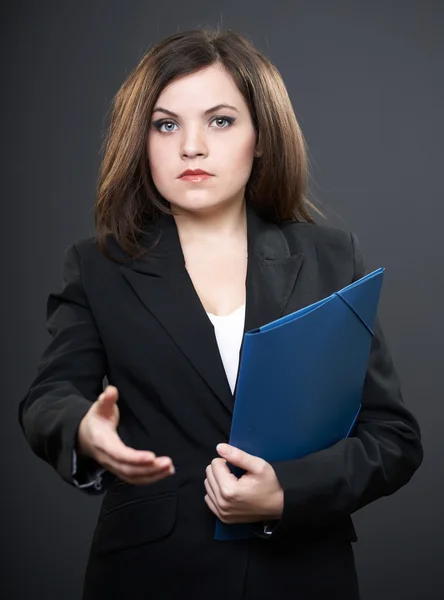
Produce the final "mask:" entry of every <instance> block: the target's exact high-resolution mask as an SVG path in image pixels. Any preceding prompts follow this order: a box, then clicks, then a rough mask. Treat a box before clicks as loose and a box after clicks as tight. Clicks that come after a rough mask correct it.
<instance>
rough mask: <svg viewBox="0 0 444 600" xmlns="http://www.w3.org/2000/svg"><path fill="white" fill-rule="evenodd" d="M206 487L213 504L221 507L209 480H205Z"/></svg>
mask: <svg viewBox="0 0 444 600" xmlns="http://www.w3.org/2000/svg"><path fill="white" fill-rule="evenodd" d="M204 486H205V491H206V492H207V494H208V496H209V497H210V498H211V500H212V502H213V504H215V505H219V503H218V501H217V498H216V495H215V493H214V491H213V489H212V488H211V485H210V484H209V482H208V479H205V481H204Z"/></svg>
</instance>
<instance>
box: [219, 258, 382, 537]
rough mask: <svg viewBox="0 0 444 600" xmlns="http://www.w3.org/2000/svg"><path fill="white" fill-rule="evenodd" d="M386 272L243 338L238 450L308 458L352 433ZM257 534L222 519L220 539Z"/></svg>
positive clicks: (234, 428)
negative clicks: (308, 455)
mask: <svg viewBox="0 0 444 600" xmlns="http://www.w3.org/2000/svg"><path fill="white" fill-rule="evenodd" d="M384 271H385V269H383V268H381V269H377V270H376V271H373V272H372V273H370V274H368V275H366V276H364V277H362V278H361V279H359V280H357V281H355V282H353V283H352V284H350V285H348V286H347V287H345V288H343V289H342V290H340V291H338V292H335V293H334V294H332V295H331V296H329V297H327V298H324V299H323V300H320V301H319V302H316V303H314V304H311V305H310V306H307V307H305V308H303V309H301V310H298V311H296V312H294V313H292V314H290V315H287V316H285V317H282V318H280V319H277V320H276V321H272V322H271V323H268V324H266V325H264V326H263V327H260V328H259V329H254V330H252V331H248V332H247V333H245V338H244V345H243V350H242V356H241V361H240V366H239V375H238V381H237V387H236V398H235V405H234V411H233V420H232V425H231V432H230V440H229V443H230V444H231V445H232V446H235V447H237V448H240V449H241V450H245V452H248V453H249V454H253V455H254V456H260V457H261V458H263V459H264V460H266V461H267V462H272V461H282V460H293V459H298V458H302V457H303V456H305V455H307V454H311V453H312V452H317V451H319V450H323V449H325V448H328V447H329V446H332V445H333V444H335V443H336V442H338V441H340V440H341V439H344V438H345V437H347V436H348V435H349V433H350V432H351V430H352V429H353V425H354V423H355V421H356V418H357V416H358V413H359V410H360V406H361V396H362V390H363V385H364V380H365V375H366V371H367V365H368V360H369V354H370V347H371V343H372V337H373V327H374V322H375V317H376V314H377V310H378V303H379V297H380V292H381V286H382V279H383V273H384ZM230 468H231V470H232V471H233V472H234V473H235V474H236V475H237V476H241V475H242V471H240V470H239V469H237V468H235V467H233V466H230ZM253 535H254V530H253V526H252V525H251V524H226V523H222V521H220V520H219V519H217V521H216V529H215V536H214V537H215V539H216V540H233V539H246V538H249V537H252V536H253Z"/></svg>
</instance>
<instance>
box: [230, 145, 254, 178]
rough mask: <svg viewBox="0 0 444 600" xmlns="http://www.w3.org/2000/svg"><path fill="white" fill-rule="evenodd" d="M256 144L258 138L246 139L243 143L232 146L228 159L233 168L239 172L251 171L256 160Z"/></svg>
mask: <svg viewBox="0 0 444 600" xmlns="http://www.w3.org/2000/svg"><path fill="white" fill-rule="evenodd" d="M255 145H256V139H255V137H254V136H253V137H252V138H250V139H248V140H246V141H245V142H244V143H243V144H236V145H233V146H232V147H231V148H230V151H229V153H228V154H227V160H228V161H229V164H230V166H231V169H232V170H235V171H237V172H238V173H239V172H247V173H249V172H250V171H251V167H252V165H253V160H254V149H255Z"/></svg>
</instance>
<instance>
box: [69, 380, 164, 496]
mask: <svg viewBox="0 0 444 600" xmlns="http://www.w3.org/2000/svg"><path fill="white" fill-rule="evenodd" d="M118 399H119V392H118V390H117V388H116V387H114V386H113V385H108V386H107V387H106V389H105V390H104V391H103V393H102V394H100V396H99V397H98V398H97V400H96V401H95V402H94V403H93V404H92V405H91V408H90V409H89V410H88V412H87V413H86V415H85V416H84V417H83V419H82V420H81V422H80V425H79V429H78V434H77V449H78V452H79V453H80V454H83V455H84V456H90V457H92V458H93V459H94V460H96V461H97V462H98V463H99V464H101V465H102V466H103V467H105V469H107V470H108V471H111V472H112V473H114V474H115V475H117V477H119V479H122V480H123V481H126V482H127V483H131V484H135V485H147V484H150V483H154V482H155V481H158V480H159V479H163V478H164V477H167V476H168V475H172V474H173V473H174V466H173V463H172V460H171V458H169V457H168V456H162V457H156V455H155V454H154V453H153V452H149V451H144V450H136V449H134V448H130V447H129V446H126V445H125V444H124V443H123V442H122V440H121V439H120V437H119V435H118V433H117V425H118V423H119V415H120V413H119V408H118V406H117V400H118Z"/></svg>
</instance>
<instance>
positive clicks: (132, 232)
mask: <svg viewBox="0 0 444 600" xmlns="http://www.w3.org/2000/svg"><path fill="white" fill-rule="evenodd" d="M214 63H220V64H222V65H223V66H224V67H225V69H226V70H227V71H228V72H229V73H230V74H231V77H232V78H233V81H234V82H235V84H236V85H237V87H238V89H239V91H240V92H241V93H242V95H243V97H244V98H245V101H246V103H247V105H248V107H249V110H250V114H251V117H252V121H253V124H254V126H255V128H256V131H257V135H258V147H259V148H260V150H261V156H259V157H255V159H254V162H253V166H252V171H251V175H250V178H249V180H248V182H247V185H246V189H245V198H246V200H247V201H249V202H250V203H251V204H252V205H253V206H254V207H255V209H256V210H257V212H258V213H259V214H260V215H261V216H262V217H263V218H265V219H266V220H269V221H272V222H276V223H279V222H283V221H307V222H314V219H313V217H312V216H311V215H310V213H309V212H308V207H311V208H313V209H314V210H315V211H316V212H318V213H319V214H322V213H321V212H320V211H319V210H318V209H317V208H316V207H315V206H314V205H313V204H312V203H311V202H310V201H309V200H308V199H307V198H306V195H305V191H306V185H307V178H308V169H307V155H306V149H305V142H304V138H303V135H302V132H301V130H300V127H299V124H298V122H297V120H296V116H295V114H294V110H293V107H292V104H291V101H290V98H289V96H288V92H287V89H286V87H285V84H284V82H283V80H282V77H281V75H280V74H279V72H278V70H277V69H276V67H275V66H274V65H273V64H272V63H271V62H270V61H269V60H268V59H267V58H266V57H265V56H263V55H262V54H261V53H260V52H259V51H258V50H257V49H256V48H255V47H254V46H253V44H252V43H251V42H250V41H249V40H248V39H247V38H246V37H245V36H243V35H241V34H239V33H236V32H234V31H232V30H230V29H228V30H224V29H220V28H215V29H213V28H210V27H204V28H198V29H192V30H188V31H184V32H182V33H176V34H174V35H171V36H169V37H167V38H165V39H163V40H162V41H160V42H159V43H157V44H156V45H154V46H153V47H152V48H151V49H150V50H148V52H147V53H146V54H145V55H144V56H143V57H142V59H141V60H140V62H139V64H138V65H137V66H136V67H135V69H134V70H133V71H132V72H131V73H130V75H129V76H128V78H127V79H126V81H125V82H124V83H123V85H122V86H121V88H120V89H119V91H118V92H117V94H116V96H115V98H114V99H113V102H112V104H111V116H110V123H109V127H108V130H107V132H106V137H105V140H104V147H103V149H102V151H104V157H103V161H102V164H101V168H100V172H99V178H98V184H97V196H96V201H95V206H94V221H95V227H96V231H97V240H98V243H99V247H100V250H101V251H102V252H103V253H104V254H106V255H107V256H109V254H108V251H107V246H106V237H107V235H109V234H112V235H113V236H114V238H115V239H116V240H117V242H118V243H119V245H120V247H121V248H122V249H123V250H124V251H125V252H126V253H127V254H128V255H129V256H130V257H132V258H135V257H138V256H139V255H140V253H141V251H142V248H141V245H140V243H139V242H140V236H141V235H142V234H143V233H144V232H145V231H146V229H147V227H148V226H149V224H150V223H151V222H152V221H154V220H155V219H156V217H157V216H159V215H160V214H161V213H167V214H171V211H170V208H169V203H168V202H167V201H166V200H165V199H163V198H162V197H161V195H160V194H159V192H158V191H157V189H156V187H155V185H154V182H153V180H152V177H151V173H150V170H149V164H148V156H147V147H146V141H147V135H148V128H149V125H150V121H151V116H152V111H153V108H154V105H155V102H156V101H157V98H158V97H159V95H160V93H161V92H162V90H163V89H164V88H165V87H166V86H167V85H168V84H169V83H170V82H172V81H173V80H174V79H176V78H179V77H183V76H185V75H189V74H191V73H194V72H196V71H198V70H200V69H202V68H205V67H208V66H210V65H213V64H214Z"/></svg>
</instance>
